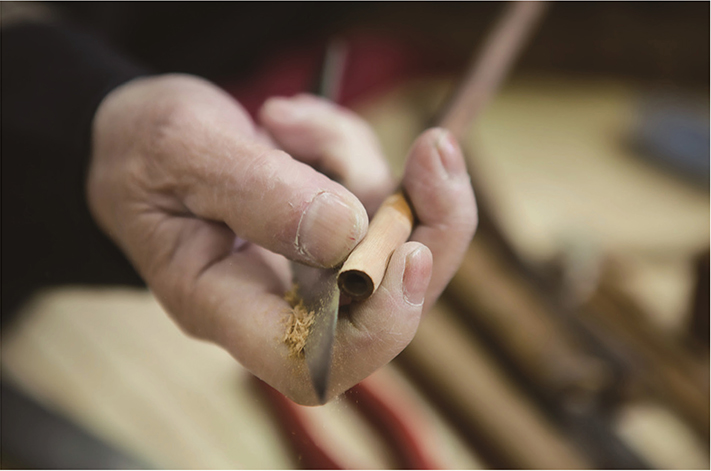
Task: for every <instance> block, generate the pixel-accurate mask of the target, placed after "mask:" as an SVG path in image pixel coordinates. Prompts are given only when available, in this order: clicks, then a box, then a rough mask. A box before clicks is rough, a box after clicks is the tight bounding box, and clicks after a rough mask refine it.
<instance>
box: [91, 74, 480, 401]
mask: <svg viewBox="0 0 711 471" xmlns="http://www.w3.org/2000/svg"><path fill="white" fill-rule="evenodd" d="M258 121H259V124H258V125H257V124H255V123H253V122H252V120H251V119H250V117H249V116H248V115H247V113H246V112H245V111H244V110H243V108H242V107H241V106H240V105H239V103H237V102H236V101H235V100H234V99H233V98H231V97H230V96H229V95H227V94H226V93H224V92H223V91H222V90H220V89H219V88H217V87H216V86H214V85H212V84H210V83H209V82H207V81H204V80H202V79H199V78H196V77H191V76H187V75H165V76H156V77H149V78H139V79H135V80H133V81H131V82H128V83H127V84H124V85H123V86H121V87H119V88H117V89H115V90H113V91H112V92H111V93H110V94H109V95H108V96H107V97H105V99H104V100H103V101H102V103H101V104H100V106H99V108H98V110H97V113H96V115H95V118H94V122H93V147H92V160H91V165H90V171H89V177H88V181H87V195H88V201H89V206H90V209H91V211H92V214H93V215H94V217H95V219H96V221H97V222H98V223H99V225H100V226H101V227H102V228H103V230H104V231H105V232H106V233H107V234H108V235H109V236H110V237H111V238H112V239H113V240H114V241H115V242H116V244H118V245H119V246H120V247H121V249H122V250H123V251H124V252H125V253H126V254H127V256H128V257H129V258H130V260H131V262H132V263H133V264H134V266H135V267H136V269H137V270H138V271H139V273H140V274H141V276H142V277H143V278H144V279H145V280H146V282H147V283H148V286H149V287H150V289H151V290H152V291H153V293H154V294H155V296H156V297H157V299H158V300H159V301H160V302H161V304H162V305H163V306H164V308H165V309H166V311H167V312H168V313H170V315H171V316H172V317H173V318H174V319H175V321H176V322H177V323H178V324H179V325H180V326H181V328H182V329H183V330H184V331H185V332H186V333H187V334H189V335H191V336H194V337H198V338H201V339H206V340H209V341H212V342H215V343H217V344H219V345H220V346H222V347H223V348H225V349H226V350H227V351H229V352H230V354H232V355H233V356H234V357H235V358H236V359H237V360H238V361H239V362H240V363H241V364H242V365H243V366H245V367H246V368H247V369H249V370H250V371H251V372H252V373H254V374H255V375H257V376H258V377H260V378H261V379H263V380H264V381H266V382H267V383H269V384H271V385H272V386H274V387H275V388H276V389H278V390H279V391H281V392H282V393H284V394H285V395H286V396H287V397H289V398H291V399H293V400H294V401H296V402H298V403H301V404H316V403H317V402H318V401H317V398H316V395H315V393H314V391H313V389H312V387H311V382H310V380H309V377H308V372H307V369H306V367H305V365H304V363H303V360H299V359H294V358H290V357H289V352H288V348H287V346H286V345H285V344H284V343H283V341H282V337H283V334H284V329H285V318H286V316H287V312H288V308H289V306H288V305H287V303H286V302H285V301H284V299H283V295H284V292H285V291H286V290H287V289H289V286H290V281H291V273H290V268H289V264H288V260H287V259H291V260H295V261H298V262H302V263H306V264H309V265H312V266H334V265H337V264H339V263H341V262H342V261H343V260H344V259H345V258H346V257H347V255H348V254H349V252H350V251H351V250H352V249H353V247H354V246H355V245H356V244H357V243H358V242H359V241H360V240H361V239H362V238H363V236H364V235H365V233H366V231H367V227H368V214H371V215H372V213H373V212H374V211H375V210H376V209H377V207H378V205H379V203H380V202H381V201H382V200H383V199H384V198H385V197H386V196H387V195H388V194H390V193H391V192H392V191H393V189H394V188H395V182H394V181H393V178H392V176H391V175H390V173H389V171H388V167H387V165H386V163H385V160H384V159H383V156H382V154H381V150H380V148H379V145H378V142H377V140H376V138H375V136H374V134H373V132H372V131H371V130H370V128H369V127H368V125H367V124H366V123H365V122H364V121H362V120H361V119H360V118H359V117H358V116H356V115H355V114H353V113H352V112H350V111H348V110H345V109H343V108H340V107H338V106H336V105H334V104H332V103H330V102H328V101H326V100H323V99H320V98H316V97H314V96H309V95H299V96H296V97H293V98H272V99H270V100H268V101H267V102H266V103H265V104H264V105H263V107H262V109H261V110H260V112H259V118H258ZM316 168H318V169H319V170H320V171H321V172H323V173H321V172H320V171H317V170H316ZM325 174H328V175H330V176H332V177H334V179H335V180H338V181H339V182H341V183H336V181H334V180H332V179H330V178H328V177H326V176H325ZM403 184H404V187H405V189H406V191H407V192H408V194H409V196H410V198H411V201H412V204H413V206H414V209H415V211H416V213H417V216H418V222H419V224H418V226H417V227H416V228H415V230H414V232H413V234H412V237H411V240H410V241H409V242H407V243H405V244H403V245H402V246H401V247H399V248H398V249H397V250H396V251H395V253H394V254H393V256H392V258H391V260H390V263H389V265H388V268H387V271H386V274H385V277H384V280H383V282H382V285H381V286H380V288H379V289H378V290H377V292H376V293H375V294H374V295H373V296H372V297H371V298H369V299H368V300H366V301H364V302H362V303H357V304H351V305H350V306H347V307H345V308H344V310H346V311H347V315H342V316H340V318H339V321H338V326H337V338H336V344H335V347H334V363H333V370H332V374H331V382H330V386H329V390H328V393H327V397H328V398H333V397H335V396H337V395H338V394H340V393H342V392H343V391H345V390H346V389H348V388H350V387H351V386H353V385H354V384H356V383H358V382H359V381H361V380H362V379H364V378H365V377H367V376H368V375H369V374H371V373H372V372H374V371H375V370H376V369H378V368H380V367H381V366H383V365H385V364H387V363H388V362H389V361H390V360H392V359H393V358H394V357H395V356H396V355H397V354H398V353H399V352H400V351H402V350H403V349H404V348H405V346H407V344H408V343H409V342H410V341H411V340H412V338H413V336H414V335H415V331H416V330H417V326H418V324H419V322H420V317H421V316H422V314H423V312H426V311H427V309H428V308H429V307H430V306H431V305H432V303H433V302H434V301H435V300H436V299H437V297H438V296H439V295H440V293H441V292H442V290H443V289H444V287H445V286H446V284H447V283H448V282H449V280H450V278H451V277H452V275H453V274H454V272H455V271H456V269H457V267H458V266H459V263H460V261H461V258H462V256H463V253H464V251H465V250H466V247H467V245H468V243H469V241H470V240H471V237H472V236H473V233H474V230H475V227H476V206H475V202H474V195H473V192H472V188H471V184H470V180H469V176H468V175H467V173H466V169H465V164H464V161H463V158H462V154H461V151H460V149H459V147H458V145H457V144H456V142H455V141H454V139H453V138H452V137H451V136H450V135H449V134H448V133H447V132H446V131H444V130H442V129H430V130H427V131H426V132H424V133H423V134H422V135H421V136H420V137H419V138H418V139H417V140H416V141H415V143H414V144H413V146H412V148H411V150H410V152H409V157H408V163H407V167H406V170H405V174H404V177H403Z"/></svg>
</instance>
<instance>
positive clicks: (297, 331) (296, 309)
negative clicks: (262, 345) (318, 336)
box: [283, 284, 316, 358]
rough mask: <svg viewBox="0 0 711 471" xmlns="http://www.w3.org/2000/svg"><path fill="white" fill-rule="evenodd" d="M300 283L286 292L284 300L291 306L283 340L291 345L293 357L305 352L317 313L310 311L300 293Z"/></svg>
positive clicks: (290, 351)
mask: <svg viewBox="0 0 711 471" xmlns="http://www.w3.org/2000/svg"><path fill="white" fill-rule="evenodd" d="M298 288H299V287H298V285H296V284H295V285H293V286H292V287H291V289H290V290H289V291H287V292H286V294H284V300H285V301H286V302H287V303H289V306H291V311H290V312H289V317H287V319H286V332H284V337H283V341H284V343H286V345H287V346H288V347H289V356H290V357H292V358H297V357H301V356H302V355H303V354H304V346H305V345H306V339H307V338H308V336H309V332H310V331H311V325H312V324H313V323H314V317H315V315H316V313H314V312H313V311H308V310H307V309H306V306H305V305H304V300H303V299H301V297H300V296H299V294H298Z"/></svg>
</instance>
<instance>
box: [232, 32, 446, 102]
mask: <svg viewBox="0 0 711 471" xmlns="http://www.w3.org/2000/svg"><path fill="white" fill-rule="evenodd" d="M343 40H344V42H345V43H346V45H347V59H346V60H347V64H346V67H345V70H344V73H343V79H342V82H341V84H340V96H339V97H338V99H336V100H334V101H337V102H338V103H340V104H343V105H346V106H351V105H352V104H353V103H354V102H356V101H358V100H360V99H362V98H364V97H365V96H367V95H372V94H376V93H379V92H382V91H383V90H387V89H388V88H390V87H392V86H394V85H396V84H397V83H399V82H401V81H403V80H404V79H406V78H409V77H413V76H418V75H424V74H431V73H437V72H441V71H443V69H444V66H443V65H442V63H441V62H439V61H438V60H437V59H436V58H434V57H432V56H431V55H428V54H425V53H423V52H422V51H420V50H418V49H417V48H415V47H414V46H412V45H410V44H407V43H405V42H402V41H399V40H396V39H392V38H386V37H382V36H374V35H366V34H353V35H350V36H345V37H344V38H343ZM325 48H326V44H325V43H311V44H306V45H302V46H297V47H293V48H292V49H290V50H287V51H284V52H282V53H280V54H277V55H275V56H273V57H270V58H268V59H267V60H266V61H265V62H264V63H263V64H262V65H261V66H260V67H259V68H258V69H257V71H256V72H255V73H254V74H253V75H252V76H251V77H250V78H249V79H246V80H240V81H233V82H224V83H222V84H221V86H222V87H223V88H224V89H225V90H226V91H227V92H228V93H230V94H231V95H232V96H234V97H235V98H236V99H237V100H238V101H239V102H240V103H241V104H242V106H244V107H245V108H246V109H247V111H248V112H249V113H250V114H251V115H252V116H255V115H256V112H257V110H259V107H260V106H261V105H262V103H264V101H265V100H266V99H267V98H269V97H271V96H292V95H295V94H297V93H302V92H312V91H313V90H312V88H313V87H314V85H315V84H316V83H317V81H318V78H319V75H320V73H321V64H322V61H323V55H324V51H325Z"/></svg>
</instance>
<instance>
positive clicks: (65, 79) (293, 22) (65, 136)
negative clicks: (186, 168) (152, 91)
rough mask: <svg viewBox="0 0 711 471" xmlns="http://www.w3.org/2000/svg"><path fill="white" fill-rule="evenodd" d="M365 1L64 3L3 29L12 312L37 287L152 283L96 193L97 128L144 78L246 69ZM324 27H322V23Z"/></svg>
mask: <svg viewBox="0 0 711 471" xmlns="http://www.w3.org/2000/svg"><path fill="white" fill-rule="evenodd" d="M362 5H363V4H350V3H341V2H337V3H326V2H316V3H299V2H286V3H273V2H263V3H243V2H237V3H229V2H225V3H221V2H220V3H209V2H205V3H169V2H165V3H163V2H159V3H124V2H120V3H92V2H77V3H67V4H65V3H53V4H51V5H50V7H51V8H55V9H56V10H58V11H59V13H60V19H61V22H60V21H55V22H52V23H46V24H45V23H20V24H15V25H12V24H11V25H10V26H8V27H3V29H2V319H3V323H5V322H6V321H7V320H8V318H9V316H10V315H12V313H13V312H15V310H16V308H17V307H18V306H19V304H20V303H21V302H22V301H23V299H24V298H26V297H27V295H28V294H30V293H31V292H32V291H33V290H34V289H36V288H37V287H40V286H43V285H54V284H72V283H74V284H93V283H102V284H103V283H112V284H131V285H140V284H142V283H143V282H142V281H141V279H140V278H139V277H138V275H137V274H136V272H135V271H134V270H133V268H132V267H131V266H130V264H129V263H128V262H127V260H126V259H125V257H124V256H123V254H122V253H121V252H120V251H119V250H118V249H117V248H116V247H115V246H114V245H113V243H112V242H111V241H109V240H108V238H106V237H105V236H104V235H103V234H102V233H101V232H100V231H99V229H98V228H97V227H96V225H95V223H94V222H93V220H92V219H91V216H90V214H89V211H88V208H87V205H86V201H85V197H84V188H85V185H84V173H85V166H86V162H87V159H88V155H89V149H90V125H91V120H92V117H93V114H94V112H95V110H96V107H97V106H98V104H99V103H100V102H101V100H102V98H103V97H104V96H105V95H106V94H107V93H108V92H109V91H110V90H111V89H113V88H114V87H116V86H118V85H120V84H122V83H124V82H126V81H128V80H130V79H132V78H135V77H137V76H140V75H144V74H150V73H166V72H185V73H191V74H195V75H200V76H203V77H206V78H208V79H211V80H220V79H222V78H227V77H233V78H234V77H238V76H240V75H242V76H243V75H246V74H248V73H249V71H250V69H251V68H252V67H253V66H254V65H256V64H257V62H258V59H259V57H260V56H262V55H264V54H265V53H267V52H269V51H270V50H271V49H275V48H277V47H279V46H280V45H282V44H283V42H284V41H285V40H289V41H293V40H294V39H298V38H305V37H307V36H308V35H311V36H312V37H317V36H319V35H325V34H328V31H327V30H326V29H324V27H323V25H329V27H331V28H333V27H338V25H340V24H341V23H342V22H343V21H346V20H347V19H348V18H349V17H350V16H351V15H352V14H355V13H357V12H358V11H359V10H362V9H363V7H362ZM318 25H321V27H317V26H318Z"/></svg>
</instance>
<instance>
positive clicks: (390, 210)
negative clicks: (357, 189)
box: [338, 191, 415, 301]
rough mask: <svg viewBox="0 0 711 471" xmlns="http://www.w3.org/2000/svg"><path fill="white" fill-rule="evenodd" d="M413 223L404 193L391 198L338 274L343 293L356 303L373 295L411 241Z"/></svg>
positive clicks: (410, 209) (412, 215)
mask: <svg viewBox="0 0 711 471" xmlns="http://www.w3.org/2000/svg"><path fill="white" fill-rule="evenodd" d="M414 219H415V217H414V214H413V211H412V208H410V204H409V203H408V202H407V199H406V198H405V195H404V194H403V192H402V191H398V192H396V193H394V194H392V195H390V196H388V197H387V198H386V199H385V201H383V204H382V205H380V208H378V211H377V212H376V213H375V216H374V217H373V220H372V221H370V227H369V228H368V233H367V234H366V235H365V238H363V240H362V241H361V242H360V244H358V246H357V247H356V248H355V249H354V250H353V252H351V254H350V256H349V257H348V258H347V259H346V261H345V263H344V264H343V267H342V268H341V271H340V272H339V273H338V286H339V287H340V288H341V291H342V292H344V293H346V294H347V295H348V296H350V297H351V298H353V299H354V300H356V301H359V300H362V299H366V298H367V297H369V296H370V295H371V294H373V292H374V291H375V290H376V289H378V286H380V282H381V281H383V275H384V274H385V268H386V267H387V266H388V263H389V262H390V257H391V256H392V254H393V252H394V251H395V249H397V248H398V247H399V246H400V245H402V244H404V243H405V242H406V241H407V239H408V238H409V237H410V233H411V232H412V225H413V224H414Z"/></svg>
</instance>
